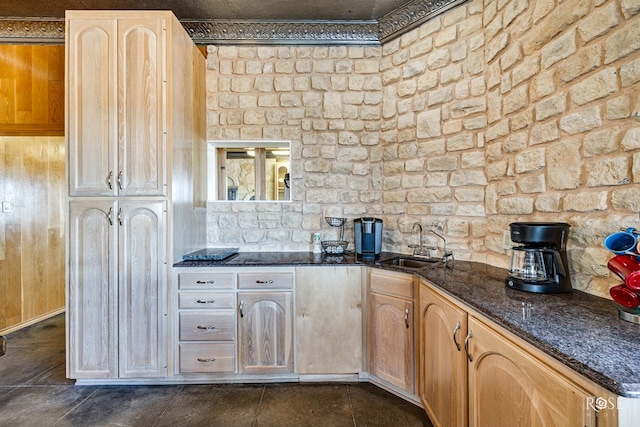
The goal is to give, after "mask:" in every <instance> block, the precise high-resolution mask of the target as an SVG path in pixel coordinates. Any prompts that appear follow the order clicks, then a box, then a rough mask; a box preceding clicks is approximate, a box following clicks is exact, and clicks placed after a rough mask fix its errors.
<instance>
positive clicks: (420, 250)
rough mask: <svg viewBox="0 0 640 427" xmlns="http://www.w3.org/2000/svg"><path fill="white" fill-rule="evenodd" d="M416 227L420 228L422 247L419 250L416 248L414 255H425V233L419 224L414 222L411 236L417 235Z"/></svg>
mask: <svg viewBox="0 0 640 427" xmlns="http://www.w3.org/2000/svg"><path fill="white" fill-rule="evenodd" d="M416 227H417V228H418V232H419V233H420V246H419V247H418V248H416V247H415V246H414V248H413V254H414V255H424V243H423V241H422V235H423V233H422V225H421V224H420V223H419V222H414V223H413V227H411V234H415V232H416ZM416 252H417V253H416Z"/></svg>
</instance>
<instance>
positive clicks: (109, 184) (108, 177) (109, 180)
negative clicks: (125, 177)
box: [107, 171, 113, 190]
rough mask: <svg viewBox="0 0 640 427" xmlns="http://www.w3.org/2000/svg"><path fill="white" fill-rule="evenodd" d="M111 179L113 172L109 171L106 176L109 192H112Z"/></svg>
mask: <svg viewBox="0 0 640 427" xmlns="http://www.w3.org/2000/svg"><path fill="white" fill-rule="evenodd" d="M111 178H113V171H109V175H108V176H107V185H108V186H109V190H113V183H112V182H111Z"/></svg>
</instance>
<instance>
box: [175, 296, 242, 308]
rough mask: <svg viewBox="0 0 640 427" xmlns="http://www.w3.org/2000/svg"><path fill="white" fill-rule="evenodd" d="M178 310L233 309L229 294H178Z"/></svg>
mask: <svg viewBox="0 0 640 427" xmlns="http://www.w3.org/2000/svg"><path fill="white" fill-rule="evenodd" d="M178 308H197V309H212V308H231V309H233V308H235V304H234V303H233V293H231V292H180V293H179V294H178Z"/></svg>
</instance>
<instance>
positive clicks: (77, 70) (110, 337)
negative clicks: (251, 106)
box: [66, 11, 206, 380]
mask: <svg viewBox="0 0 640 427" xmlns="http://www.w3.org/2000/svg"><path fill="white" fill-rule="evenodd" d="M204 61H205V60H204V57H203V56H202V54H201V53H200V52H199V51H198V49H197V48H196V47H195V45H194V44H193V42H192V41H191V39H190V38H189V36H188V34H187V33H186V32H185V30H184V29H183V28H182V26H181V25H180V23H179V22H178V20H177V19H176V18H175V17H174V16H173V14H171V12H165V11H99V12H95V11H67V14H66V81H67V85H66V87H67V93H66V139H67V178H68V185H69V188H68V189H69V191H68V196H69V198H68V200H69V210H68V221H67V224H68V233H67V236H68V241H67V259H68V268H67V328H68V331H67V349H68V351H67V375H68V376H69V377H70V378H75V379H80V380H82V379H115V378H125V379H127V378H128V379H131V378H149V377H163V376H166V375H167V346H168V344H167V342H166V337H167V331H166V329H167V324H166V316H167V286H168V283H167V281H168V280H170V275H169V274H168V272H169V268H170V266H171V265H172V264H173V262H174V261H175V260H177V259H180V257H181V256H182V255H183V254H184V253H187V252H189V251H192V250H195V249H196V248H200V247H203V246H204V238H205V232H204V230H203V224H204V220H203V218H202V216H203V215H204V210H203V209H201V207H203V206H204V200H203V199H202V198H201V192H200V191H198V190H196V191H194V182H196V181H198V180H200V179H202V177H201V176H200V175H199V174H200V173H201V171H202V168H200V167H198V163H199V161H200V159H201V154H200V153H201V151H202V150H203V148H204V144H205V128H204V126H205V120H204V114H205V105H204V99H205V96H206V93H205V86H204V81H205V76H204V73H205V63H204ZM198 188H202V187H201V186H198Z"/></svg>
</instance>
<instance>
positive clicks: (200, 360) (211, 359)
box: [198, 357, 216, 362]
mask: <svg viewBox="0 0 640 427" xmlns="http://www.w3.org/2000/svg"><path fill="white" fill-rule="evenodd" d="M215 361H216V359H214V358H210V359H204V358H202V357H198V362H215Z"/></svg>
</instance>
